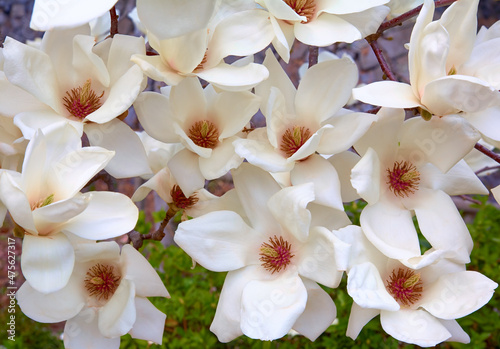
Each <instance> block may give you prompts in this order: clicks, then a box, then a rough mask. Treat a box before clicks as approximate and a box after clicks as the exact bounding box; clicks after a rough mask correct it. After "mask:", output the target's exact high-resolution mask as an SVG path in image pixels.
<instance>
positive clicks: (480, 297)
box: [419, 271, 498, 320]
mask: <svg viewBox="0 0 500 349" xmlns="http://www.w3.org/2000/svg"><path fill="white" fill-rule="evenodd" d="M497 287H498V284H497V283H496V282H493V281H492V280H490V279H488V278H487V277H486V276H484V275H483V274H480V273H478V272H475V271H462V272H458V273H451V274H445V275H442V276H441V277H440V278H439V279H438V280H437V281H435V282H434V283H432V284H431V285H429V286H428V287H426V288H425V292H423V293H422V298H421V299H420V301H419V305H420V306H421V307H422V308H424V309H425V310H427V311H428V312H429V313H431V314H432V315H434V316H435V317H437V318H440V319H445V320H453V319H458V318H461V317H464V316H466V315H469V314H470V313H472V312H474V311H476V310H478V309H479V308H481V307H482V306H483V305H485V304H486V303H488V301H489V300H490V299H491V297H492V296H493V292H494V290H495V289H496V288H497Z"/></svg>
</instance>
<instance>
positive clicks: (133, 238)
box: [128, 208, 175, 250]
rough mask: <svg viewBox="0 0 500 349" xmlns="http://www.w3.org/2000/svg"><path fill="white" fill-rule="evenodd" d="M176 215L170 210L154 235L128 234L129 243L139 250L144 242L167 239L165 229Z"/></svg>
mask: <svg viewBox="0 0 500 349" xmlns="http://www.w3.org/2000/svg"><path fill="white" fill-rule="evenodd" d="M174 215H175V212H174V210H172V209H171V208H169V209H168V211H167V213H166V214H165V218H164V219H163V221H162V222H161V224H160V226H159V227H158V229H157V230H156V231H154V232H152V233H148V234H141V233H139V232H138V231H135V230H134V231H132V232H130V233H128V238H129V241H130V242H131V243H132V246H134V248H135V249H136V250H138V249H140V248H141V247H142V245H143V242H144V240H156V241H161V240H162V239H163V238H164V237H165V228H166V227H167V224H168V222H169V221H170V219H172V217H174Z"/></svg>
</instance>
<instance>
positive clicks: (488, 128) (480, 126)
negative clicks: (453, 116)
mask: <svg viewBox="0 0 500 349" xmlns="http://www.w3.org/2000/svg"><path fill="white" fill-rule="evenodd" d="M499 113H500V107H491V108H488V109H484V110H481V111H477V112H474V113H463V114H462V115H463V117H464V119H466V120H467V121H468V122H469V123H470V124H471V125H472V126H473V127H475V128H476V129H477V130H478V131H479V132H481V134H482V135H484V136H486V137H488V138H491V139H493V140H495V141H500V132H499V130H500V124H499V120H498V119H499V118H498V115H499Z"/></svg>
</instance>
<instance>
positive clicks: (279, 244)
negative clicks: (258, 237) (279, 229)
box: [259, 235, 294, 274]
mask: <svg viewBox="0 0 500 349" xmlns="http://www.w3.org/2000/svg"><path fill="white" fill-rule="evenodd" d="M291 247H292V245H290V243H289V242H288V241H285V240H284V239H283V237H281V236H280V237H279V238H278V237H277V236H276V235H274V236H273V237H271V238H269V243H267V242H264V243H263V244H262V245H261V246H260V253H259V255H260V256H261V257H260V259H259V260H260V261H261V262H262V266H263V267H264V268H265V269H267V270H268V271H270V272H271V274H274V273H275V272H279V271H281V270H282V269H286V267H287V266H288V264H290V260H291V259H292V257H293V256H294V255H293V254H292V253H291V252H290V249H291Z"/></svg>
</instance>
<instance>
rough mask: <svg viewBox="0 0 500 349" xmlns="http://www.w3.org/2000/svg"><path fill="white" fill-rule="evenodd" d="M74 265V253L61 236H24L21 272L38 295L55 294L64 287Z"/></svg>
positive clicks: (66, 239) (64, 237) (68, 243)
mask: <svg viewBox="0 0 500 349" xmlns="http://www.w3.org/2000/svg"><path fill="white" fill-rule="evenodd" d="M74 264H75V251H74V250H73V246H72V245H71V243H70V242H69V240H68V238H67V237H66V236H65V235H64V234H54V235H51V236H50V237H40V236H32V235H28V234H26V235H25V236H24V239H23V254H22V258H21V269H22V271H23V275H24V277H25V278H26V280H27V281H28V282H29V283H30V285H31V287H33V288H34V289H35V290H37V291H38V292H41V293H50V292H55V291H58V290H60V289H62V288H63V287H64V286H66V284H67V283H68V280H69V278H70V276H71V273H72V271H73V266H74Z"/></svg>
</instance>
